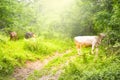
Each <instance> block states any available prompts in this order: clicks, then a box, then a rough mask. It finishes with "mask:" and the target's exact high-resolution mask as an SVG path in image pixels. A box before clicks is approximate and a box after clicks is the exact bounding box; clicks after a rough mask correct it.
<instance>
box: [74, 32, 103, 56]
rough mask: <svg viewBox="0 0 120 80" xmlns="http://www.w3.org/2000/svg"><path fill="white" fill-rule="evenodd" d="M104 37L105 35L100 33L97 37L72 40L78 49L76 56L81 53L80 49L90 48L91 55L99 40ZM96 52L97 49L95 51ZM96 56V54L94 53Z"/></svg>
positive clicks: (82, 37) (79, 37)
mask: <svg viewBox="0 0 120 80" xmlns="http://www.w3.org/2000/svg"><path fill="white" fill-rule="evenodd" d="M104 37H105V34H103V33H100V34H99V35H98V36H77V37H75V38H74V40H75V44H76V47H77V49H78V54H79V55H80V53H81V48H82V47H87V46H92V50H91V52H92V54H93V51H94V48H97V47H98V45H99V44H100V43H101V40H102V39H103V38H104ZM97 50H98V49H97ZM96 54H97V53H96Z"/></svg>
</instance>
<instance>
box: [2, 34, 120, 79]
mask: <svg viewBox="0 0 120 80" xmlns="http://www.w3.org/2000/svg"><path fill="white" fill-rule="evenodd" d="M66 50H71V51H70V52H69V53H67V54H66V53H65V51H66ZM90 51H91V48H83V49H82V56H79V55H78V54H77V50H76V48H75V45H74V43H73V41H72V40H68V39H66V40H62V39H44V38H41V37H39V38H37V39H36V40H33V39H29V40H24V39H21V40H17V41H9V38H8V37H5V36H2V35H0V80H9V79H12V78H10V77H11V74H12V73H13V71H14V69H15V68H16V67H21V66H24V64H25V62H26V61H35V60H38V59H39V60H44V59H46V58H47V57H52V56H53V55H54V53H55V52H59V54H60V55H61V56H57V57H55V58H54V59H53V60H51V61H50V62H48V64H47V65H45V67H44V68H43V69H42V70H40V71H34V73H33V74H31V75H29V77H28V78H27V80H37V79H39V78H40V77H42V76H45V75H49V74H51V75H55V74H56V72H57V71H59V70H62V74H61V75H60V77H59V80H119V79H120V77H119V76H120V69H119V67H120V55H119V54H116V55H113V54H112V55H109V56H108V55H107V54H108V53H107V52H105V49H104V47H101V46H100V49H99V56H98V57H97V59H96V61H95V60H94V59H95V55H93V54H90Z"/></svg>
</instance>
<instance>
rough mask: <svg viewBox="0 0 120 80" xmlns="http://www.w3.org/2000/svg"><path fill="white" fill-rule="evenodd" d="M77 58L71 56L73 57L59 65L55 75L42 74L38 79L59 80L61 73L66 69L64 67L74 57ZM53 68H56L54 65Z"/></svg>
mask: <svg viewBox="0 0 120 80" xmlns="http://www.w3.org/2000/svg"><path fill="white" fill-rule="evenodd" d="M75 58H76V56H71V57H69V59H68V60H66V62H65V63H63V64H61V65H60V66H59V69H58V70H57V72H56V73H55V74H54V75H52V74H48V75H44V76H42V77H41V78H39V79H38V80H58V79H59V76H60V74H61V73H62V72H63V71H64V70H63V67H65V66H66V65H68V64H69V62H72V61H73V59H75ZM53 68H54V67H53Z"/></svg>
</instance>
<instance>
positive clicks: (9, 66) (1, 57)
mask: <svg viewBox="0 0 120 80" xmlns="http://www.w3.org/2000/svg"><path fill="white" fill-rule="evenodd" d="M66 42H69V43H70V44H69V43H66ZM71 43H72V41H71V40H64V41H63V40H59V39H51V40H48V39H41V38H37V39H36V40H35V41H34V40H32V39H29V40H24V39H21V40H17V41H10V40H9V38H8V37H5V36H2V35H0V75H1V76H0V79H2V78H4V77H5V76H7V75H8V76H9V75H11V74H12V73H13V71H14V69H15V67H20V66H23V65H24V64H25V62H26V61H28V60H29V61H34V60H38V59H40V60H43V59H44V58H46V57H48V56H52V55H53V54H54V53H55V52H64V51H65V50H66V49H70V48H72V45H73V44H71Z"/></svg>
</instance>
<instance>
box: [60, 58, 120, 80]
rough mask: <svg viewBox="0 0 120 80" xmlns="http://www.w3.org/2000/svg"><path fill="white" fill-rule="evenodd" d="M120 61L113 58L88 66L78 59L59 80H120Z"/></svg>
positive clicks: (66, 69) (88, 64) (91, 63)
mask: <svg viewBox="0 0 120 80" xmlns="http://www.w3.org/2000/svg"><path fill="white" fill-rule="evenodd" d="M119 61H120V60H119V58H117V57H116V56H113V57H109V58H106V59H102V60H98V61H97V62H90V63H87V64H86V63H83V62H81V60H80V59H79V58H77V59H76V60H75V61H73V62H71V63H70V64H69V66H67V67H66V68H65V71H64V73H63V74H62V75H61V76H60V78H59V80H75V79H77V80H93V79H94V80H99V79H100V80H119V79H120V77H119V76H120V73H119V72H120V69H119V67H120V64H119Z"/></svg>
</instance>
